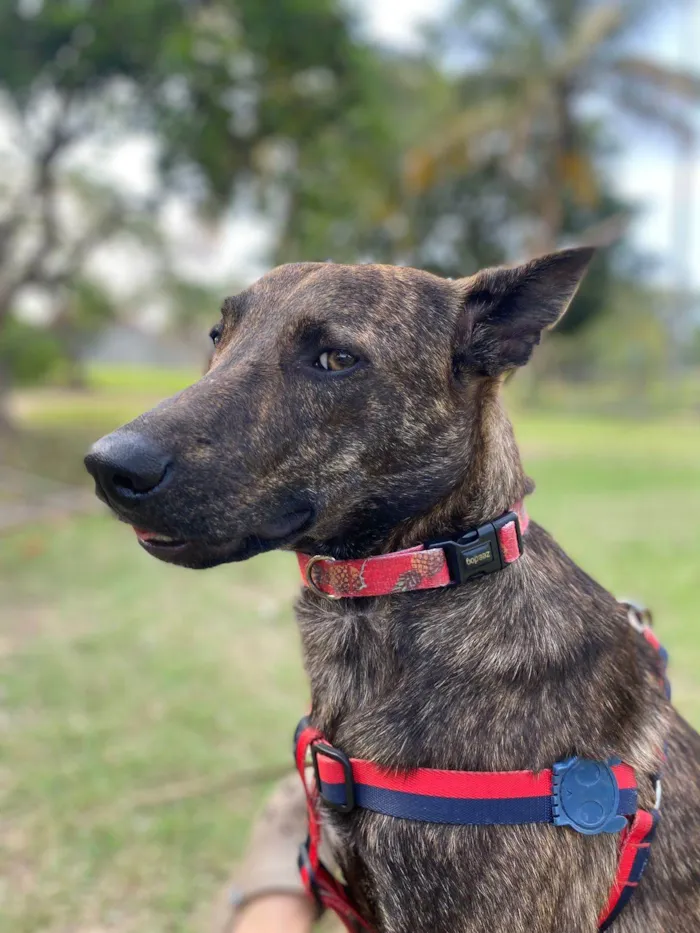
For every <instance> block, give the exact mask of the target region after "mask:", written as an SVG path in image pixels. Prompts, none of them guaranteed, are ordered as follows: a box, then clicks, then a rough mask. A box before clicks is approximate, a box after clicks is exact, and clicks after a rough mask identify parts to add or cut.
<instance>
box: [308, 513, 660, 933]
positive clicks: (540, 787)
mask: <svg viewBox="0 0 700 933" xmlns="http://www.w3.org/2000/svg"><path fill="white" fill-rule="evenodd" d="M526 528H527V515H526V514H525V511H524V509H523V508H522V506H521V505H520V504H519V505H518V506H516V508H515V509H514V510H513V512H509V513H507V514H506V515H504V516H502V517H501V518H500V519H497V520H496V521H494V522H490V523H488V524H487V525H482V526H481V527H480V528H479V529H476V531H475V532H470V533H467V535H464V536H463V537H462V538H460V539H459V540H458V541H451V542H439V543H434V544H430V545H421V546H419V547H417V548H411V549H409V550H406V551H399V552H397V553H395V554H387V555H382V556H381V557H373V558H368V559H367V560H364V561H358V560H350V561H333V560H332V559H331V558H325V557H324V558H321V557H318V558H308V557H306V556H304V555H298V557H299V564H300V567H301V570H302V575H303V576H304V579H305V582H306V584H307V585H308V586H309V587H310V588H311V589H312V590H314V591H315V592H317V593H318V594H320V595H322V596H325V597H326V598H331V599H339V598H343V597H350V596H377V595H386V594H388V593H396V592H404V591H408V590H420V589H428V588H432V587H438V586H449V585H454V584H456V583H460V582H463V580H464V579H468V578H470V577H472V576H475V575H477V574H480V573H489V572H492V571H494V570H499V569H502V568H503V567H504V566H505V565H507V564H508V563H512V562H513V561H514V560H517V558H518V557H520V555H521V554H522V549H523V545H522V538H521V534H522V533H523V532H524V531H525V529H526ZM441 550H442V554H440V553H439V552H440V551H441ZM482 554H485V555H486V556H485V557H483V558H482V557H481V556H480V555H482ZM419 557H423V558H426V560H425V562H422V563H420V564H419V565H418V566H416V564H415V561H416V559H417V558H419ZM474 557H475V558H477V560H476V562H474V563H472V562H471V561H470V559H471V558H474ZM316 568H318V569H316ZM629 618H630V622H631V624H632V625H633V626H634V627H635V628H636V629H637V630H638V631H639V632H640V633H641V634H642V635H643V636H644V638H645V639H646V640H647V641H648V642H649V644H651V645H652V646H653V648H654V649H655V650H656V651H657V652H658V654H659V658H660V663H659V679H660V683H661V684H662V686H663V687H664V690H665V693H666V695H667V696H669V697H670V688H669V685H668V680H667V679H666V662H667V655H666V652H665V651H664V649H663V648H662V647H661V645H660V644H659V642H658V640H657V639H656V636H655V635H654V634H653V632H652V630H651V629H650V627H649V626H648V625H647V624H646V622H645V619H644V616H643V615H642V614H641V613H640V612H639V611H638V610H636V609H634V608H633V607H630V615H629ZM309 756H310V757H309ZM295 758H296V766H297V770H298V771H299V774H300V776H301V779H302V781H303V784H304V788H305V791H306V797H307V809H308V828H309V833H308V838H307V840H306V842H305V843H304V844H303V845H302V846H301V849H300V853H299V871H300V873H301V878H302V881H303V883H304V886H305V888H306V890H307V892H308V893H309V895H310V896H311V897H313V898H314V899H315V901H316V902H317V904H318V906H319V908H322V909H323V908H328V909H330V910H333V911H334V912H335V913H336V914H337V915H338V917H339V918H340V919H341V920H342V922H343V923H344V925H345V927H346V929H348V930H349V931H351V933H358V931H359V930H361V929H364V930H371V927H370V926H369V924H368V923H367V921H365V920H364V919H363V917H362V916H361V915H360V913H359V912H358V910H357V908H356V907H355V906H354V905H353V903H352V900H351V897H350V894H349V892H348V889H347V888H346V887H345V885H344V884H342V883H341V882H340V881H339V880H338V879H337V878H335V877H334V876H333V875H332V874H331V872H330V871H329V870H328V869H327V868H326V866H325V865H324V864H323V862H322V861H321V858H320V855H319V845H320V841H321V807H320V805H321V802H323V804H324V805H325V806H326V807H329V808H331V809H333V810H336V811H338V812H340V813H349V812H350V811H351V810H353V809H355V808H356V807H360V808H363V809H366V810H373V811H374V812H376V813H384V814H387V815H390V816H393V817H396V818H398V819H410V820H419V821H424V822H430V823H447V824H453V825H454V824H459V825H485V824H490V825H499V824H500V825H504V824H523V823H553V824H554V825H556V826H562V827H569V828H570V829H573V830H575V831H577V832H579V833H583V834H585V835H596V834H598V833H601V832H608V833H619V834H620V855H619V861H618V868H617V875H616V877H615V880H614V882H613V885H612V888H611V890H610V895H609V897H608V902H607V904H606V906H605V908H604V910H603V911H602V913H601V915H600V917H599V921H598V923H599V929H600V930H606V929H607V928H608V927H609V926H610V924H611V923H612V922H613V921H614V920H615V918H616V917H617V916H618V914H619V913H620V911H621V910H622V908H623V907H624V906H625V904H626V903H627V902H628V900H629V899H630V897H631V896H632V894H633V893H634V890H635V888H636V886H637V884H638V883H639V880H640V878H641V876H642V874H643V872H644V869H645V867H646V864H647V861H648V858H649V852H650V845H651V842H652V839H653V837H654V833H655V830H656V824H657V820H658V816H659V809H658V808H659V803H660V798H661V793H660V789H661V781H660V776H659V775H655V776H653V777H652V781H654V782H655V785H656V790H657V800H656V804H655V807H654V809H653V810H651V811H647V810H642V809H639V808H638V806H637V781H636V778H635V774H634V771H633V769H632V768H631V767H630V766H629V765H626V764H623V763H622V762H621V761H620V760H619V759H611V760H609V761H592V760H588V759H583V758H578V757H574V758H569V759H567V760H566V761H562V762H558V763H556V764H555V765H554V766H553V767H552V768H551V769H546V770H544V771H540V772H533V771H488V772H478V771H443V770H439V769H432V768H417V769H415V770H413V771H410V772H406V773H398V772H395V771H390V770H386V769H384V768H381V767H379V766H378V765H376V764H374V763H373V762H371V761H365V760H362V759H357V758H348V757H347V756H346V755H345V754H344V753H343V752H342V751H340V750H339V749H337V748H334V747H333V746H332V745H331V744H330V743H329V742H328V741H327V740H326V739H325V737H324V736H323V734H322V733H321V732H320V731H319V730H318V729H315V728H314V727H313V726H311V725H310V723H309V720H308V718H307V717H305V718H304V719H302V721H301V722H300V723H299V727H298V728H297V734H296V737H295ZM309 764H312V765H313V773H314V780H313V782H311V783H310V782H309V781H308V780H307V774H306V769H307V766H308V765H309Z"/></svg>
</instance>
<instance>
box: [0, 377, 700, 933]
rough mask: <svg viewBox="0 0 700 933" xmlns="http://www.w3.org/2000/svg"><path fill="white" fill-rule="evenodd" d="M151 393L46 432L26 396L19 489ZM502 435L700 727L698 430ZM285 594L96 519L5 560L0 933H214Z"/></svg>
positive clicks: (282, 581) (266, 721)
mask: <svg viewBox="0 0 700 933" xmlns="http://www.w3.org/2000/svg"><path fill="white" fill-rule="evenodd" d="M173 387H174V388H175V387H176V386H173ZM159 390H160V384H159V385H158V386H154V385H152V386H150V387H146V388H144V387H143V386H138V385H134V389H133V393H132V394H127V396H126V397H125V396H124V395H123V393H118V392H115V380H114V378H113V376H112V375H109V378H107V377H106V378H105V379H103V381H102V383H101V384H98V385H97V386H96V388H95V390H94V392H93V393H92V395H91V396H86V397H85V398H84V399H83V400H82V401H79V402H74V400H72V397H71V396H63V395H62V396H57V397H55V398H54V399H53V402H54V413H53V415H52V413H51V405H50V404H49V401H50V400H47V399H46V398H44V402H43V403H40V402H39V401H37V400H38V399H39V398H40V397H39V396H36V397H30V396H27V397H26V398H24V399H23V401H22V404H23V406H24V407H23V412H24V414H23V417H25V419H26V422H27V424H28V425H30V426H31V427H32V428H33V429H34V430H35V431H38V432H39V433H37V434H36V435H35V436H34V439H33V441H32V445H33V446H32V445H30V446H31V449H32V450H35V451H36V450H42V451H44V454H43V459H42V460H40V462H38V463H35V464H34V469H35V471H36V472H38V473H42V472H51V471H52V470H54V469H57V468H58V467H57V464H58V463H59V462H60V463H62V465H61V466H60V472H61V476H66V477H68V476H69V475H76V476H77V475H78V474H79V466H78V460H77V450H78V449H80V447H81V446H82V445H83V444H84V443H85V438H86V436H88V435H90V433H91V432H93V433H94V434H95V436H96V435H97V434H98V433H100V431H101V430H103V429H106V428H109V427H110V426H111V423H112V422H114V421H116V418H117V415H118V417H119V419H123V418H127V417H129V415H130V414H131V413H132V411H131V409H130V406H132V407H133V413H136V412H137V411H138V410H139V409H140V408H141V407H142V406H143V404H144V401H145V402H146V404H150V403H151V402H152V401H153V398H152V394H151V393H152V392H153V391H159ZM169 390H170V388H169V384H168V388H167V389H166V391H169ZM90 399H92V401H90ZM125 399H126V400H125ZM108 400H111V402H109V403H108ZM76 412H77V419H76ZM88 412H89V416H88V414H87V413H88ZM76 420H77V422H78V427H76ZM515 421H516V428H517V433H518V436H519V439H520V441H521V444H522V447H523V451H524V455H525V460H526V465H527V467H528V469H529V471H530V473H531V475H532V476H533V477H534V478H535V480H536V481H537V483H538V489H537V492H536V493H535V495H534V496H533V497H532V499H531V501H530V503H529V504H530V510H531V513H532V515H533V516H534V518H535V519H536V520H537V521H539V522H541V523H542V524H544V525H545V526H546V527H548V528H549V529H550V530H551V531H553V532H554V533H555V534H556V535H557V536H558V537H559V539H560V541H561V543H562V544H563V545H564V546H565V547H566V548H567V549H568V550H569V551H570V553H571V554H572V555H573V556H574V557H575V558H576V559H577V560H578V561H579V562H580V563H581V564H582V565H583V566H584V567H585V568H586V569H587V570H589V571H590V572H591V573H592V574H593V575H594V576H596V577H598V578H599V579H600V580H601V581H602V582H603V583H605V584H606V585H607V586H609V587H610V588H611V589H613V590H614V591H615V592H616V593H618V594H619V595H621V596H633V597H637V598H639V599H640V600H642V601H646V602H647V603H649V604H650V605H651V606H652V607H653V608H654V610H655V613H656V619H657V628H658V631H659V633H660V635H661V637H662V640H663V641H664V642H665V643H666V644H667V646H668V648H669V649H670V651H671V659H672V666H671V675H672V679H673V684H674V689H675V696H676V700H677V703H678V705H679V707H680V708H681V710H682V711H683V712H684V713H685V715H686V716H687V717H688V718H690V720H691V721H693V722H694V723H695V724H696V725H699V726H700V673H699V672H700V622H699V621H698V608H699V607H700V597H699V596H698V592H697V580H698V568H699V567H700V424H699V423H698V422H697V421H693V420H691V419H688V420H677V421H674V422H622V421H602V420H591V419H586V418H584V417H576V418H572V417H564V416H557V415H554V414H547V415H546V416H545V415H540V416H533V415H529V414H528V415H525V414H522V413H521V414H519V415H518V416H517V417H516V418H515ZM47 431H48V432H49V433H48V435H47V434H46V432H47ZM47 437H48V438H49V439H48V440H47ZM37 445H38V446H37ZM48 451H53V452H54V457H51V456H49V455H48ZM17 456H18V457H19V459H18V460H15V462H19V463H23V462H26V461H25V460H23V459H22V457H26V451H25V452H24V453H23V454H19V455H17ZM54 460H55V461H56V462H55V463H54V462H53V461H54ZM66 461H70V465H69V466H66ZM296 575H297V571H296V568H295V565H294V561H293V559H292V558H291V557H290V556H289V555H282V554H273V555H269V556H266V557H263V558H258V559H256V560H254V561H251V562H250V563H248V564H244V565H238V566H229V567H223V568H218V569H216V570H212V571H209V572H207V573H203V574H195V573H192V572H188V571H184V570H178V569H177V568H173V567H169V566H166V565H164V564H160V563H157V562H156V561H153V560H151V559H150V558H148V557H147V556H146V555H145V554H144V553H143V552H141V551H140V550H139V548H138V547H137V546H136V544H135V542H134V540H133V535H132V534H131V532H130V531H129V530H128V529H127V528H125V527H124V526H122V525H119V524H117V523H116V522H114V521H113V520H111V519H110V518H109V517H108V516H107V515H104V514H102V513H98V514H95V515H88V516H81V517H79V518H72V519H65V520H61V521H53V522H52V523H51V524H46V525H39V526H34V527H30V528H25V529H23V530H22V531H20V532H14V533H13V534H11V535H9V536H6V537H5V538H4V539H0V606H1V607H2V618H1V621H0V678H1V684H2V685H1V687H0V691H1V692H0V879H2V880H0V931H2V933H6V931H7V933H10V931H11V933H37V931H42V933H44V931H45V933H59V931H68V930H70V931H71V933H102V931H107V930H109V931H117V933H131V931H139V933H143V931H146V930H147V931H149V933H166V931H185V930H209V925H208V918H209V908H210V902H211V900H212V898H213V897H214V895H215V893H216V892H217V891H218V890H219V889H220V887H221V884H222V883H223V882H224V881H225V880H226V878H227V876H228V874H229V872H230V870H231V867H232V865H233V863H234V862H235V859H236V857H237V855H238V854H239V853H240V851H241V847H242V845H243V841H244V839H245V832H246V828H247V826H248V825H249V821H250V818H251V814H252V813H253V811H254V809H255V807H256V806H257V805H258V803H259V801H260V800H261V798H262V796H263V795H264V793H265V790H266V787H267V786H269V783H268V784H266V783H265V782H264V781H263V782H261V781H259V780H255V781H252V782H251V781H250V780H248V781H246V780H245V775H244V776H243V781H242V782H239V784H238V785H236V784H235V781H234V782H233V783H232V776H234V775H236V774H237V773H238V772H241V771H244V772H245V771H249V770H250V769H257V768H261V769H269V770H271V771H274V769H275V768H277V766H279V767H280V768H282V767H284V765H285V763H286V762H287V761H288V760H289V755H290V736H291V733H292V730H293V727H294V725H295V723H296V719H297V717H298V715H299V714H300V712H301V711H303V708H304V706H305V701H306V687H305V682H304V676H303V673H302V670H301V666H300V662H299V650H298V644H297V637H296V631H295V627H294V622H293V618H292V613H291V602H292V599H293V596H294V593H295V590H296V585H297V582H296ZM207 791H208V792H207Z"/></svg>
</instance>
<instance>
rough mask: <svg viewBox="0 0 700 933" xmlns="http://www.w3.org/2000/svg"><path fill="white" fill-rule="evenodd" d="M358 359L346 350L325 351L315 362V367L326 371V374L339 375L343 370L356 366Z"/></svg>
mask: <svg viewBox="0 0 700 933" xmlns="http://www.w3.org/2000/svg"><path fill="white" fill-rule="evenodd" d="M357 363H358V359H357V357H356V356H353V355H352V353H348V351H347V350H326V351H325V353H322V354H321V355H320V356H319V358H318V359H317V360H316V366H318V368H319V369H325V370H328V372H332V373H339V372H342V371H343V370H344V369H352V367H353V366H355V365H357Z"/></svg>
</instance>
